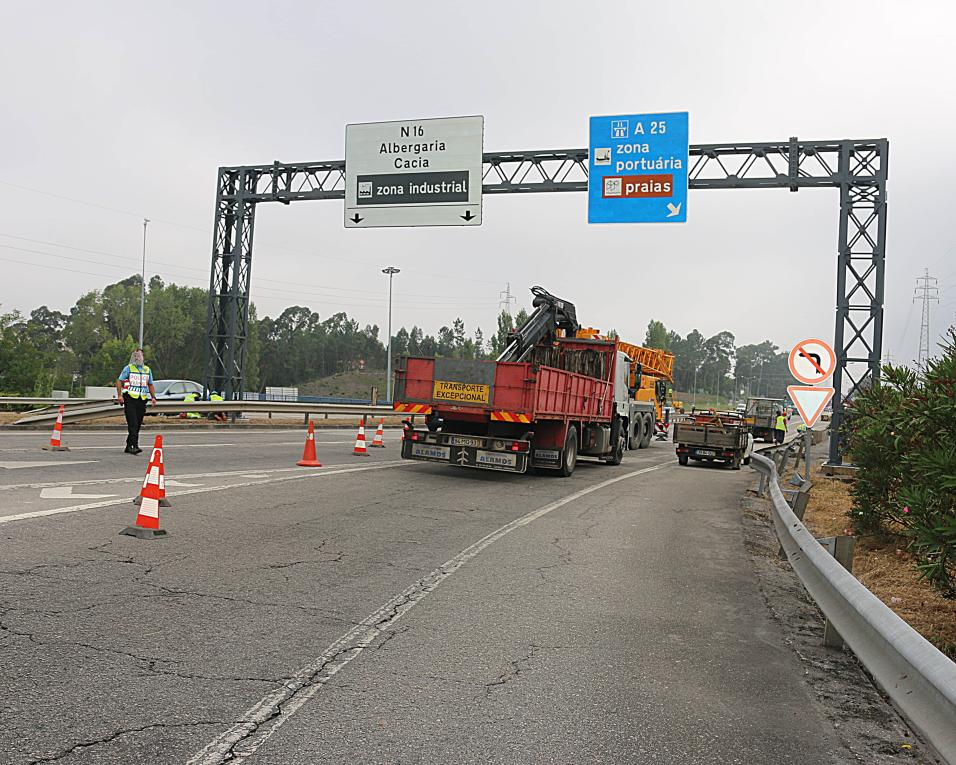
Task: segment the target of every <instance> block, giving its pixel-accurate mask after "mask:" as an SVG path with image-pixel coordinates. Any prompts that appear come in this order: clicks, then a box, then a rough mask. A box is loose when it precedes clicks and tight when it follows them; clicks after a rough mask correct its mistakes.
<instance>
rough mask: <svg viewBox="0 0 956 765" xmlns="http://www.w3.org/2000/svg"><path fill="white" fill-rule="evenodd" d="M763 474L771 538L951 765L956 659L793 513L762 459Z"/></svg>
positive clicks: (955, 741)
mask: <svg viewBox="0 0 956 765" xmlns="http://www.w3.org/2000/svg"><path fill="white" fill-rule="evenodd" d="M751 467H753V468H754V469H755V470H757V471H759V472H761V473H762V474H763V475H764V476H765V477H766V479H767V483H768V488H769V491H770V499H771V506H772V508H773V512H772V515H773V524H774V528H775V529H776V532H777V538H778V539H779V540H780V544H781V546H782V547H783V550H784V552H785V553H786V555H787V558H788V559H789V561H790V565H791V566H793V569H794V571H796V572H797V575H798V576H799V577H800V581H801V582H803V586H804V587H805V588H806V589H807V592H809V593H810V595H811V597H812V598H813V599H814V600H815V601H816V603H817V605H818V606H819V607H820V610H822V611H823V613H824V614H825V615H826V617H827V619H829V621H830V622H831V623H832V624H833V626H834V627H835V628H836V629H837V631H838V632H839V633H840V636H841V637H842V638H843V640H844V642H845V643H846V644H847V645H848V646H850V648H851V649H852V650H853V652H854V653H855V654H856V655H857V657H858V658H859V659H860V661H861V662H862V663H863V665H864V666H865V667H866V668H867V670H868V671H869V672H870V674H871V675H873V678H874V679H875V680H876V682H877V683H878V684H879V685H880V687H881V688H882V689H883V690H884V691H885V692H886V693H887V694H888V695H889V697H890V698H891V699H892V700H893V702H894V703H895V704H896V706H897V708H899V709H900V710H901V711H902V712H903V714H904V715H906V717H907V718H908V719H909V721H910V723H911V724H912V725H913V727H914V728H916V729H917V730H918V731H919V732H920V733H921V734H922V735H923V736H924V737H925V739H926V740H927V741H928V742H929V743H930V745H931V746H933V747H934V748H935V749H936V751H937V752H938V753H939V754H940V756H941V757H942V758H943V759H944V760H945V761H946V762H947V763H949V765H956V663H954V662H952V661H950V660H949V659H948V658H947V657H946V656H945V655H944V654H943V653H942V652H941V651H940V650H938V649H937V648H936V647H935V646H934V645H933V644H932V643H930V642H929V641H928V640H926V639H925V638H924V637H923V636H922V635H920V634H919V633H918V632H916V630H914V629H913V628H912V627H910V626H909V625H908V624H907V623H906V622H905V621H903V620H902V619H901V618H900V617H899V616H897V615H896V614H895V613H894V612H893V611H892V610H891V609H890V608H888V607H887V606H886V605H884V604H883V603H882V602H881V601H880V600H879V598H877V597H876V596H875V595H874V594H873V593H872V592H870V591H869V590H868V589H867V588H866V587H864V586H863V585H862V584H860V582H859V581H858V580H857V579H856V578H855V577H854V576H853V575H852V574H850V573H849V572H848V571H847V570H846V569H844V568H843V566H841V565H840V564H839V563H838V562H837V560H836V559H835V558H833V557H832V556H831V555H830V554H829V553H828V552H827V551H826V550H825V549H824V548H823V547H822V546H821V545H820V543H819V542H818V541H817V540H816V539H815V538H814V537H813V534H811V533H810V531H809V530H808V529H807V527H806V526H804V525H803V523H802V522H801V521H800V520H799V519H798V518H797V516H796V515H794V513H793V511H792V510H791V509H790V507H789V505H788V504H787V502H786V500H785V499H784V496H783V492H782V490H781V488H780V484H779V476H778V474H777V470H776V467H775V465H774V463H773V461H771V460H770V459H768V458H766V457H763V456H761V455H759V454H754V455H753V460H752V462H751Z"/></svg>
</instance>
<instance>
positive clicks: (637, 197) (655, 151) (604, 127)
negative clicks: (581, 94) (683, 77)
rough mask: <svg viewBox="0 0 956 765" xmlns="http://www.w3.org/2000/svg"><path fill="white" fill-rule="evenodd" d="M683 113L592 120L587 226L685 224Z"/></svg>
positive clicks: (685, 147) (685, 142)
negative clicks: (592, 224)
mask: <svg viewBox="0 0 956 765" xmlns="http://www.w3.org/2000/svg"><path fill="white" fill-rule="evenodd" d="M688 146H689V138H688V132H687V112H670V113H667V114H625V115H618V116H613V117H591V139H590V143H589V145H588V149H589V158H588V223H684V222H686V220H687V154H688Z"/></svg>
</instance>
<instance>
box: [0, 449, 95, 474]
mask: <svg viewBox="0 0 956 765" xmlns="http://www.w3.org/2000/svg"><path fill="white" fill-rule="evenodd" d="M24 451H26V450H24ZM30 451H33V450H32V449H31V450H30ZM93 462H99V460H61V461H56V462H0V468H4V469H6V470H24V469H26V468H40V467H60V466H62V465H89V464H91V463H93Z"/></svg>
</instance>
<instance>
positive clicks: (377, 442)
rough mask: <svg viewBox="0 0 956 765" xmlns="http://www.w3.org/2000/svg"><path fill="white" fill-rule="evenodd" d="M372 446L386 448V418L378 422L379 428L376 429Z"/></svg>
mask: <svg viewBox="0 0 956 765" xmlns="http://www.w3.org/2000/svg"><path fill="white" fill-rule="evenodd" d="M372 446H378V447H381V448H382V449H384V448H385V418H384V417H382V418H381V419H380V420H379V421H378V427H377V428H376V429H375V438H373V439H372Z"/></svg>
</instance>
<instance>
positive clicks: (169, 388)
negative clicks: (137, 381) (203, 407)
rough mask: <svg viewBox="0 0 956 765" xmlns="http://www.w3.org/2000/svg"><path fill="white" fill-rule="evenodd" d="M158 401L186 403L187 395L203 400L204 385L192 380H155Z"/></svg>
mask: <svg viewBox="0 0 956 765" xmlns="http://www.w3.org/2000/svg"><path fill="white" fill-rule="evenodd" d="M153 386H154V387H155V388H156V400H157V401H185V400H186V394H187V393H195V394H196V398H202V385H200V384H199V383H197V382H193V381H192V380H154V381H153Z"/></svg>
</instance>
